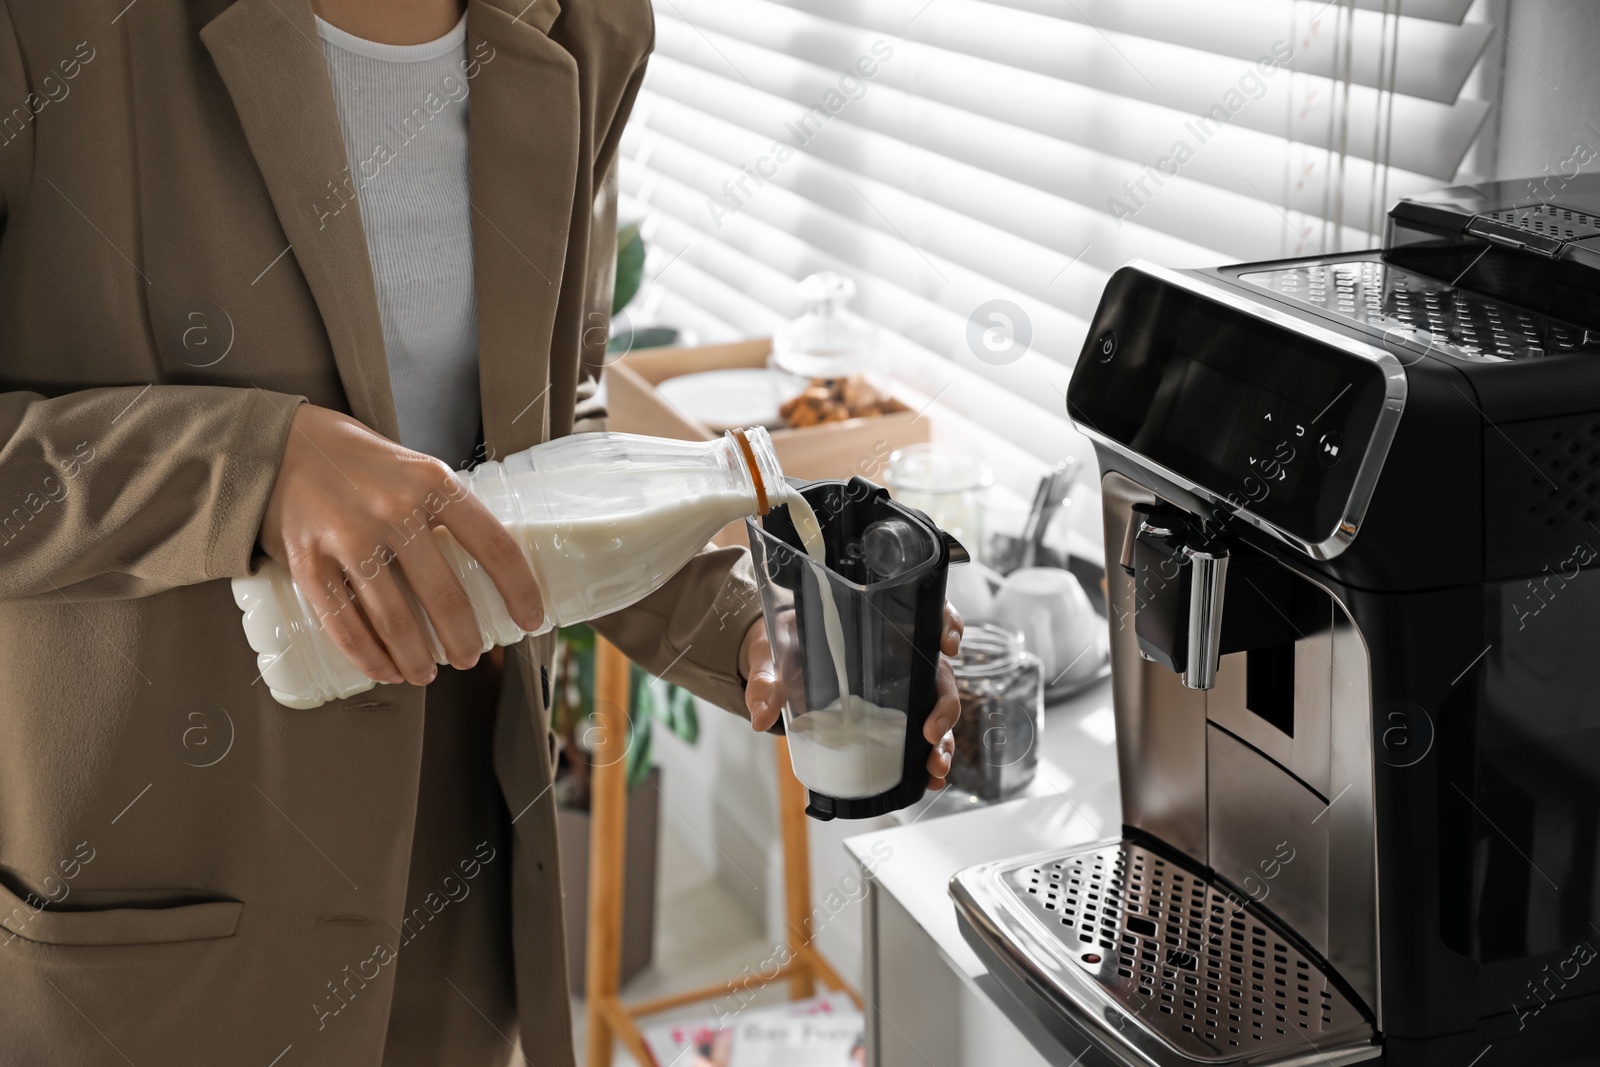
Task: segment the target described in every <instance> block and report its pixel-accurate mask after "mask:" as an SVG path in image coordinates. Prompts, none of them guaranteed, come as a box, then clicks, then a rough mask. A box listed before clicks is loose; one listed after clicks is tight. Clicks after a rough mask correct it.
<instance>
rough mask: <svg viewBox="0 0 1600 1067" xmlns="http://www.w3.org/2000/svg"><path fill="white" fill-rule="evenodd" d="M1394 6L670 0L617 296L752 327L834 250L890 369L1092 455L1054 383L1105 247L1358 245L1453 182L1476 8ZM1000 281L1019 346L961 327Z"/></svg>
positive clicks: (789, 300)
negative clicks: (621, 292) (635, 226)
mask: <svg viewBox="0 0 1600 1067" xmlns="http://www.w3.org/2000/svg"><path fill="white" fill-rule="evenodd" d="M1399 7H1400V4H1399V0H1387V2H1386V0H1370V2H1369V0H1359V2H1349V0H1335V2H1333V3H1322V2H1315V3H1311V2H1304V0H1072V2H1070V3H1068V2H1065V0H999V2H992V3H991V2H983V0H659V2H658V4H657V7H656V21H657V41H656V54H655V56H654V58H653V59H652V60H651V65H650V70H649V74H648V75H647V78H646V81H645V87H644V91H643V92H642V93H641V95H640V99H639V104H638V106H637V108H636V110H635V113H634V117H633V120H632V122H631V123H630V126H629V129H628V131H627V133H626V135H625V137H624V140H623V145H622V162H621V181H622V190H623V194H624V197H623V203H622V209H623V213H624V215H625V216H626V217H633V218H639V219H642V220H643V221H644V227H645V234H646V239H647V242H648V243H649V245H650V253H649V262H648V265H647V271H646V273H647V283H646V286H645V288H644V289H643V290H642V291H641V295H640V297H639V298H638V303H637V304H636V305H634V307H632V308H630V316H631V317H633V318H635V319H636V320H637V319H639V318H641V317H643V318H648V319H659V320H661V321H666V322H670V323H672V324H674V325H679V326H682V327H684V328H687V329H689V330H692V331H693V332H694V333H695V334H696V335H698V336H699V337H700V338H701V339H703V340H707V341H712V340H721V339H731V338H734V337H740V336H750V335H755V334H765V333H769V332H771V330H772V329H774V328H775V327H776V326H778V325H780V324H782V323H783V322H784V321H785V320H787V319H788V318H790V317H792V316H793V315H795V314H797V313H798V311H799V308H798V307H797V303H796V298H795V292H794V287H795V283H796V282H798V281H799V280H800V279H801V278H803V277H804V276H806V275H807V274H810V273H813V272H815V271H818V270H838V271H841V272H843V273H846V274H848V275H850V276H851V277H853V278H854V279H855V280H856V282H857V285H858V289H859V293H858V296H857V298H856V301H855V304H854V307H855V310H857V311H858V312H859V313H860V314H862V315H864V316H865V317H867V318H869V319H871V320H873V321H874V322H876V323H878V324H879V325H880V326H882V327H884V328H885V330H886V331H887V334H888V343H889V345H890V348H891V353H892V356H893V358H894V361H895V367H896V373H897V374H898V375H899V376H900V377H901V378H902V379H903V380H904V381H906V382H908V383H910V384H911V385H912V386H913V387H914V388H916V389H919V390H921V391H922V392H923V393H924V394H925V395H926V396H928V397H934V396H937V397H938V402H939V403H940V404H942V405H945V406H948V407H950V408H953V409H956V410H958V411H961V412H963V413H964V414H967V415H969V416H971V417H972V418H973V419H974V420H975V421H977V422H979V423H980V424H982V425H983V426H985V427H987V428H988V429H989V430H990V431H992V432H993V433H994V434H995V435H997V436H998V437H1000V438H1003V439H1005V440H1007V441H1009V442H1010V443H1011V444H1012V445H1013V446H1015V448H1016V449H1018V450H1019V454H1023V453H1025V454H1030V455H1032V456H1035V457H1038V458H1039V459H1040V460H1054V459H1057V458H1060V456H1061V455H1062V454H1063V453H1064V452H1066V451H1068V450H1076V451H1081V450H1082V449H1081V445H1079V444H1076V443H1075V442H1074V435H1073V434H1072V433H1071V431H1070V428H1068V427H1067V425H1066V423H1065V420H1064V418H1063V412H1064V402H1063V398H1064V390H1065V387H1066V382H1067V378H1068V376H1069V374H1070V370H1071V366H1072V364H1073V362H1074V360H1075V359H1076V358H1077V353H1078V351H1079V349H1080V348H1081V347H1082V344H1083V339H1084V332H1085V330H1086V328H1087V327H1086V323H1087V319H1088V318H1089V317H1090V316H1091V315H1092V314H1093V311H1094V307H1095V304H1096V302H1097V300H1098V298H1099V294H1100V290H1101V288H1102V287H1103V286H1104V284H1105V280H1106V279H1107V277H1109V275H1110V273H1111V272H1112V271H1114V270H1115V269H1117V268H1118V267H1120V266H1121V265H1122V264H1124V263H1126V262H1127V261H1128V260H1130V259H1134V258H1144V259H1150V260H1154V261H1157V262H1161V263H1166V264H1170V265H1176V266H1198V265H1203V264H1208V263H1216V262H1225V261H1229V260H1249V259H1262V258H1270V257H1274V256H1279V255H1315V254H1321V253H1327V252H1333V251H1339V250H1346V249H1351V248H1359V247H1365V246H1368V245H1370V244H1372V243H1375V242H1376V240H1377V239H1378V236H1379V234H1380V233H1381V229H1382V221H1383V217H1384V213H1385V211H1386V209H1387V205H1388V203H1389V202H1391V201H1392V200H1393V199H1394V198H1395V197H1397V196H1400V195H1405V194H1408V193H1414V192H1418V191H1421V190H1424V189H1427V188H1431V187H1435V186H1437V185H1440V184H1443V183H1444V182H1446V181H1448V180H1450V179H1452V178H1454V177H1455V175H1456V171H1457V169H1458V168H1459V166H1460V164H1461V160H1462V158H1463V156H1464V155H1465V153H1466V152H1467V150H1468V149H1469V148H1470V147H1471V145H1472V142H1473V140H1474V138H1475V137H1476V135H1477V132H1478V130H1479V128H1480V127H1481V126H1482V124H1483V121H1484V118H1485V116H1486V115H1487V112H1488V107H1489V105H1488V104H1487V103H1486V102H1484V101H1479V100H1472V99H1465V98H1462V97H1461V96H1460V93H1461V90H1462V85H1463V84H1464V83H1465V82H1466V80H1467V78H1468V75H1469V74H1470V73H1471V72H1472V70H1473V67H1474V64H1475V63H1476V62H1477V61H1478V58H1479V57H1480V55H1481V54H1482V53H1483V51H1484V47H1485V42H1486V41H1487V38H1488V35H1489V34H1490V33H1492V27H1489V26H1488V25H1487V24H1485V23H1483V22H1478V21H1472V19H1471V15H1470V12H1469V10H1468V9H1469V7H1470V3H1469V2H1467V0H1405V4H1404V11H1405V16H1404V17H1400V16H1397V15H1395V14H1394V11H1395V10H1396V9H1399ZM994 301H1003V302H1006V303H1007V304H1009V305H1011V306H1014V307H1015V308H1017V309H1020V316H1021V320H1020V322H1021V331H1022V332H1025V333H1026V334H1027V335H1028V340H1027V345H1026V347H1025V349H1024V348H1023V347H1022V346H1020V345H1018V346H1015V347H1014V349H1013V355H1014V358H999V357H997V356H996V355H995V354H994V353H993V352H992V351H991V350H989V349H986V348H985V347H984V345H983V344H981V343H975V342H974V340H973V338H974V337H979V336H983V332H982V330H977V331H975V330H974V329H973V322H974V321H975V319H974V316H975V314H976V313H979V312H980V311H981V310H982V309H984V308H986V307H987V306H989V305H990V304H991V303H992V302H994ZM981 324H982V325H984V326H988V325H1001V324H1002V320H998V319H987V318H985V319H981ZM1002 333H1003V331H1002ZM989 337H990V339H991V340H993V338H994V335H993V334H990V335H989ZM1002 339H1003V338H1002Z"/></svg>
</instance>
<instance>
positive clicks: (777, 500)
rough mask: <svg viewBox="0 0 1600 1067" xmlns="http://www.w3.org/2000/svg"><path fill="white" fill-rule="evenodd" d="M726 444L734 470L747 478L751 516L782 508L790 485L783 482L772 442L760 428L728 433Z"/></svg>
mask: <svg viewBox="0 0 1600 1067" xmlns="http://www.w3.org/2000/svg"><path fill="white" fill-rule="evenodd" d="M723 441H724V443H725V444H726V445H727V447H728V450H729V452H730V453H731V455H732V457H733V460H734V466H735V467H736V468H737V469H738V470H740V471H741V472H742V473H743V474H744V477H745V481H746V486H747V488H748V490H749V492H750V505H751V513H752V514H754V515H765V514H766V513H767V512H768V511H769V510H771V509H772V508H775V507H777V506H778V505H779V504H782V503H783V502H784V500H785V499H786V498H787V497H788V495H789V483H788V482H786V481H784V478H783V469H782V468H781V467H780V466H779V465H778V454H777V452H775V451H774V450H773V447H772V438H771V437H770V436H768V434H767V431H766V430H765V429H764V428H762V427H760V426H752V427H750V428H749V429H744V430H729V431H728V432H727V433H726V434H724V435H723Z"/></svg>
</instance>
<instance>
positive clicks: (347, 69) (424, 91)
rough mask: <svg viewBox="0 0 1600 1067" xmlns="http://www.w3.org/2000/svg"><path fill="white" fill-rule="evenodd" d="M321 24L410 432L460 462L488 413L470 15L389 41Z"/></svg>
mask: <svg viewBox="0 0 1600 1067" xmlns="http://www.w3.org/2000/svg"><path fill="white" fill-rule="evenodd" d="M317 30H318V33H319V34H320V35H321V37H322V50H323V55H324V56H325V57H326V59H327V62H328V75H329V81H330V82H331V83H332V86H333V99H334V103H335V104H337V105H338V109H339V125H340V127H341V128H342V130H343V132H344V146H345V153H346V155H347V156H348V157H349V173H348V174H345V175H329V177H330V178H331V179H332V183H333V186H335V187H337V186H339V185H340V184H341V183H342V184H343V185H344V190H345V193H346V195H348V193H349V192H350V191H354V193H355V195H356V199H357V200H358V202H359V203H360V205H361V208H360V210H361V221H362V225H363V227H364V229H365V232H366V238H367V253H368V255H369V257H370V258H371V260H372V273H373V277H374V280H375V281H376V282H377V288H378V313H379V316H380V317H381V318H382V320H383V342H384V347H385V349H386V350H387V353H388V361H389V383H390V385H391V387H392V388H393V391H394V404H395V412H396V414H397V415H398V416H399V419H400V441H401V443H402V444H404V445H405V446H406V447H408V448H414V449H416V450H417V451H419V452H426V453H427V454H429V455H431V456H436V457H438V458H439V459H442V460H444V461H445V462H446V463H449V464H450V465H452V466H460V465H461V464H463V463H465V462H466V461H467V460H469V459H470V458H471V457H472V452H473V447H474V445H476V443H477V440H478V426H479V421H480V413H479V412H480V409H479V398H478V324H477V315H476V309H475V306H474V303H473V274H472V205H471V202H470V200H469V199H468V197H469V193H470V185H469V182H468V168H467V77H466V74H465V73H464V72H465V70H466V67H467V61H466V54H467V19H466V16H465V15H463V16H462V17H461V21H460V22H458V23H456V27H455V29H453V30H451V31H450V32H449V33H447V34H445V35H444V36H443V37H441V38H439V39H438V40H437V41H430V42H428V43H427V44H418V45H391V44H378V43H376V42H374V41H368V40H364V39H363V38H360V37H355V36H352V35H351V34H348V33H346V32H345V31H343V30H341V29H339V28H338V27H336V26H332V25H330V24H328V23H326V22H324V21H323V20H322V19H320V18H319V19H317ZM341 180H342V182H341ZM342 201H343V198H342V197H330V198H329V199H328V201H327V202H328V203H330V204H338V203H342ZM323 224H324V225H327V224H328V219H326V218H324V219H323Z"/></svg>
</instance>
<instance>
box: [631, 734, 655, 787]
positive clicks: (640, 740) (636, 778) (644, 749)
mask: <svg viewBox="0 0 1600 1067" xmlns="http://www.w3.org/2000/svg"><path fill="white" fill-rule="evenodd" d="M632 729H633V736H632V737H631V738H630V739H629V740H630V741H631V742H632V743H631V744H630V745H629V746H628V789H629V790H630V791H631V790H634V789H637V788H638V787H639V786H640V785H642V784H643V783H644V780H645V779H646V778H648V777H649V776H650V756H651V752H650V749H651V743H650V742H651V738H652V737H653V736H654V733H655V731H654V729H653V728H652V726H651V723H650V717H649V716H648V715H642V716H640V717H639V718H637V719H636V720H635V721H634V722H633V726H632Z"/></svg>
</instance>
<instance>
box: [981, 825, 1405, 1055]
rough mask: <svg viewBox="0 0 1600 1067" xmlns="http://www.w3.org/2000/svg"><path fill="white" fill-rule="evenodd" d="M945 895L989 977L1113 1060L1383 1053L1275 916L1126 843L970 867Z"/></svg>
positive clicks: (1362, 1018)
mask: <svg viewBox="0 0 1600 1067" xmlns="http://www.w3.org/2000/svg"><path fill="white" fill-rule="evenodd" d="M950 894H951V896H952V897H954V898H955V902H956V910H957V913H958V915H959V916H960V919H961V926H962V932H963V934H965V935H966V937H967V940H968V941H969V942H972V944H973V947H974V948H975V949H977V950H978V952H979V954H980V956H982V957H983V958H984V961H985V963H986V964H988V965H989V966H990V968H991V970H992V971H994V973H995V975H996V977H997V978H999V979H1000V981H1001V982H1002V984H1005V985H1007V987H1008V988H1010V989H1011V990H1012V991H1013V992H1014V993H1017V994H1018V996H1019V999H1021V1000H1022V1001H1023V1002H1024V1003H1025V1004H1028V1005H1030V1006H1031V1007H1033V1008H1034V1009H1035V1013H1036V1014H1038V1015H1040V1019H1041V1021H1042V1022H1044V1023H1045V1024H1046V1026H1047V1028H1049V1029H1051V1030H1053V1031H1054V1032H1056V1033H1057V1034H1061V1033H1062V1032H1063V1030H1062V1028H1061V1027H1060V1026H1059V1025H1052V1024H1055V1023H1060V1022H1066V1023H1068V1024H1070V1026H1069V1029H1068V1031H1067V1032H1068V1033H1070V1034H1071V1035H1073V1036H1076V1037H1078V1038H1079V1040H1078V1041H1077V1042H1076V1043H1077V1044H1080V1045H1081V1044H1082V1039H1087V1040H1089V1041H1091V1042H1093V1043H1094V1044H1095V1045H1096V1046H1098V1047H1099V1048H1100V1049H1101V1050H1102V1051H1104V1052H1106V1053H1108V1054H1110V1055H1111V1056H1112V1058H1113V1059H1115V1060H1118V1061H1119V1062H1124V1063H1131V1064H1139V1065H1151V1064H1153V1065H1157V1067H1167V1065H1174V1067H1176V1065H1182V1064H1195V1063H1210V1064H1251V1065H1264V1064H1280V1065H1293V1064H1301V1063H1306V1064H1312V1063H1315V1064H1326V1065H1330V1067H1331V1065H1339V1064H1347V1063H1356V1062H1359V1061H1361V1060H1366V1059H1372V1058H1374V1057H1376V1056H1378V1055H1379V1053H1380V1051H1381V1050H1380V1048H1379V1046H1378V1045H1377V1044H1376V1043H1375V1039H1374V1032H1373V1028H1372V1025H1371V1023H1370V1022H1369V1021H1368V1019H1367V1017H1366V1015H1365V1014H1364V1013H1363V1011H1362V1010H1361V1009H1360V1008H1359V1007H1358V1006H1357V1005H1356V1004H1355V1003H1354V1002H1353V1001H1352V1000H1351V999H1350V998H1349V997H1348V996H1346V995H1345V994H1344V993H1343V992H1342V991H1341V990H1340V989H1339V987H1338V986H1337V985H1335V984H1334V983H1333V982H1332V981H1330V980H1329V979H1328V977H1327V975H1326V974H1325V972H1324V971H1323V969H1322V965H1320V964H1318V963H1317V962H1315V961H1314V960H1313V959H1311V958H1310V957H1309V956H1308V955H1307V954H1306V953H1304V952H1302V951H1301V950H1299V949H1298V948H1296V947H1295V942H1294V939H1293V938H1290V937H1287V936H1285V935H1284V934H1283V933H1282V932H1280V930H1279V928H1278V924H1277V922H1276V920H1274V919H1272V918H1270V917H1268V916H1266V915H1263V914H1261V913H1259V912H1257V911H1255V910H1254V909H1253V906H1251V905H1250V904H1249V902H1248V901H1246V900H1245V898H1244V897H1242V896H1241V895H1239V894H1238V893H1237V892H1234V891H1231V890H1230V889H1229V888H1228V887H1227V886H1225V885H1222V884H1220V883H1218V882H1215V881H1213V880H1212V879H1211V878H1210V877H1209V876H1207V875H1206V874H1205V873H1203V872H1202V871H1199V870H1197V869H1195V868H1192V867H1190V866H1189V865H1188V864H1186V863H1181V862H1179V861H1176V860H1174V859H1172V858H1170V857H1168V856H1166V855H1165V854H1162V853H1158V852H1156V851H1154V850H1152V849H1150V848H1147V847H1145V846H1144V845H1141V844H1138V843H1136V842H1133V841H1116V842H1107V843H1102V844H1098V845H1093V846H1089V847H1087V848H1080V849H1075V850H1073V851H1069V852H1061V853H1050V854H1046V855H1043V856H1034V857H1031V858H1029V859H1026V860H1007V861H1005V862H1002V863H992V864H987V865H984V866H981V867H974V868H971V869H969V870H966V871H963V872H962V873H960V874H958V875H956V877H955V878H954V879H953V880H952V881H951V884H950Z"/></svg>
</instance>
